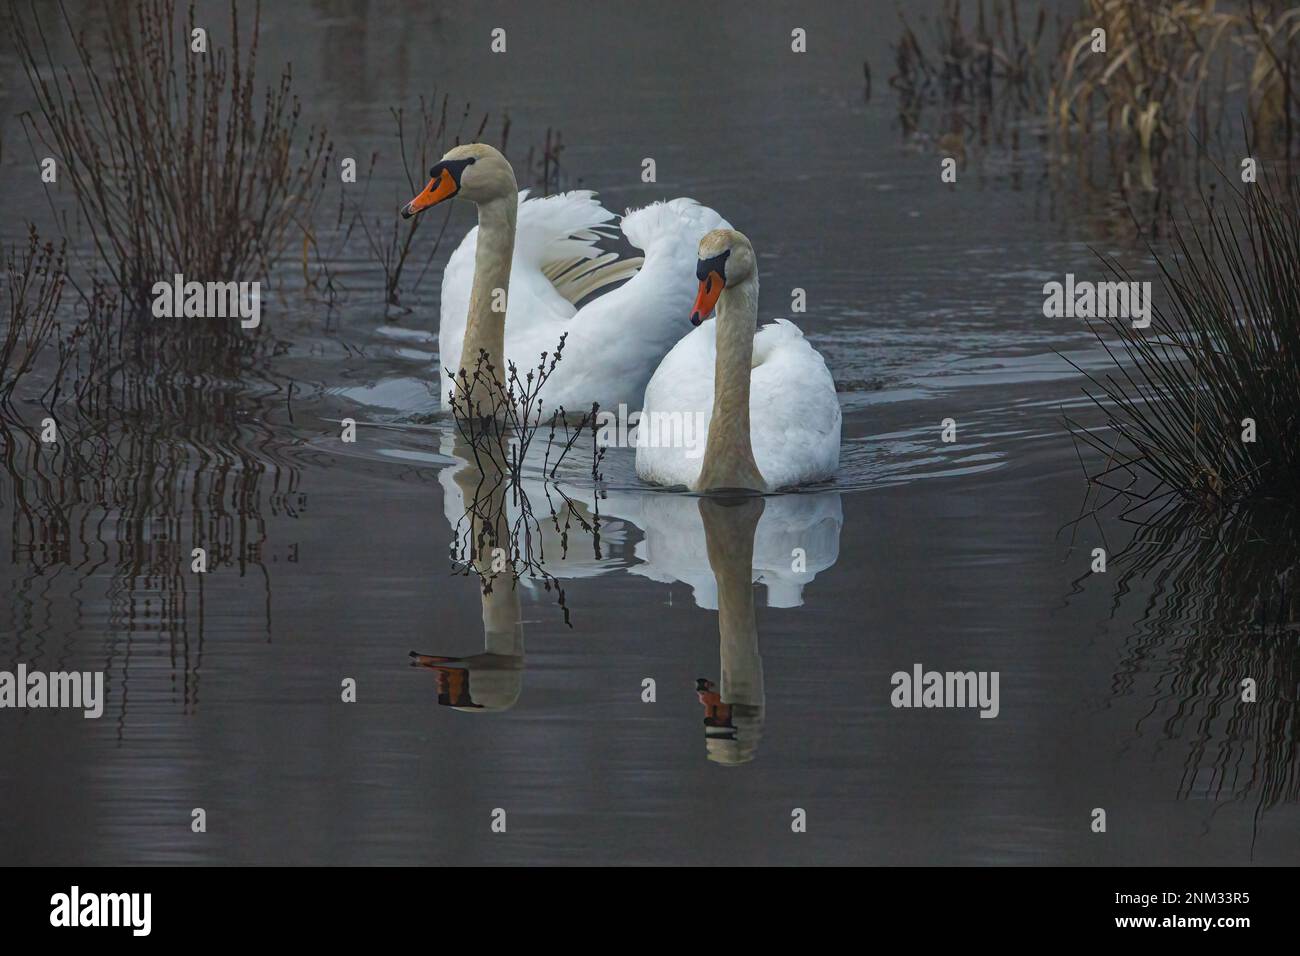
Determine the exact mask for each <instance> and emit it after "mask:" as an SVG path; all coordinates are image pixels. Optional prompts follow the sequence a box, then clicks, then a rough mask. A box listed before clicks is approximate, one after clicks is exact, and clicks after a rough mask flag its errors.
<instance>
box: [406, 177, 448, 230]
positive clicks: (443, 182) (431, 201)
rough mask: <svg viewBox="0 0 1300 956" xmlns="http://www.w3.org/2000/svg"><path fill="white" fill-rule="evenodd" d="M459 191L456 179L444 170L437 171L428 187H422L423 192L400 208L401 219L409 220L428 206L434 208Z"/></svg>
mask: <svg viewBox="0 0 1300 956" xmlns="http://www.w3.org/2000/svg"><path fill="white" fill-rule="evenodd" d="M459 189H460V187H459V186H458V185H457V184H456V178H455V177H454V176H452V174H451V173H449V172H448V171H447V170H445V169H442V170H439V171H438V175H437V176H435V177H434V178H433V179H430V180H429V185H427V186H425V187H424V192H422V193H420V195H418V196H416V197H415V198H414V199H412V200H411V201H410V202H408V203H407V204H406V205H405V206H403V207H402V218H403V219H410V218H411V217H412V216H414V215H415V214H416V213H418V212H421V211H423V210H425V209H428V208H429V207H430V206H436V205H438V203H440V202H442V201H443V200H444V199H450V198H451V197H452V196H454V195H456V193H457V191H458V190H459Z"/></svg>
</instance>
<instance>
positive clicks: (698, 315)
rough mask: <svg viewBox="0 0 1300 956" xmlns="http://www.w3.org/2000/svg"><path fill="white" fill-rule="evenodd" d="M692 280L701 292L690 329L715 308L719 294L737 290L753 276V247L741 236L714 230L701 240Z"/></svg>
mask: <svg viewBox="0 0 1300 956" xmlns="http://www.w3.org/2000/svg"><path fill="white" fill-rule="evenodd" d="M698 255H699V259H698V261H697V262H696V263H695V278H697V279H699V280H700V291H699V293H698V294H697V295H696V296H695V305H694V307H693V308H692V309H691V325H699V324H700V323H701V322H703V321H704V320H705V319H706V318H708V317H709V313H710V312H712V311H713V307H714V306H715V305H717V304H718V298H719V297H720V296H721V295H722V290H723V289H726V288H729V287H732V286H737V285H739V284H740V283H742V282H744V281H745V280H746V279H748V278H749V277H750V276H752V275H753V274H754V269H755V262H754V247H753V246H752V245H750V244H749V239H748V238H747V237H746V236H745V234H744V233H743V232H737V231H736V230H734V229H714V230H713V231H712V232H706V233H705V234H704V238H703V239H701V240H700V249H699V253H698Z"/></svg>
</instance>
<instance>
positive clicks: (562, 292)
mask: <svg viewBox="0 0 1300 956" xmlns="http://www.w3.org/2000/svg"><path fill="white" fill-rule="evenodd" d="M430 177H431V178H430V181H429V185H428V186H427V187H426V188H425V189H424V191H423V192H421V193H420V194H419V195H418V196H416V197H415V198H414V199H412V200H411V201H410V202H409V203H407V204H406V206H405V207H404V208H403V210H402V215H403V216H406V217H410V216H413V215H415V214H416V213H419V212H420V211H422V210H424V209H427V208H429V207H430V206H433V205H436V204H437V203H439V202H442V201H443V200H446V199H450V198H451V197H453V196H456V197H458V198H462V199H468V200H469V201H470V202H473V203H475V204H476V205H477V206H478V214H479V224H478V226H477V227H476V228H474V229H472V230H470V232H469V234H468V235H467V236H466V237H465V239H464V240H463V241H462V242H461V244H460V246H459V247H457V249H456V251H455V252H453V253H452V255H451V258H450V259H449V260H448V262H447V268H446V270H445V271H444V272H443V279H442V307H441V318H440V322H439V328H438V348H439V352H440V356H439V359H440V361H441V364H442V366H443V367H444V368H451V369H453V370H456V371H459V370H460V369H467V370H470V371H472V370H473V369H474V366H475V362H476V360H477V359H478V356H479V351H480V349H481V350H483V351H486V352H487V353H488V355H489V356H491V358H492V361H493V362H494V364H496V365H497V366H498V367H499V368H502V371H501V372H500V373H499V375H500V377H502V378H504V368H503V363H502V362H501V361H500V356H501V355H502V353H503V351H504V354H505V356H506V359H507V361H513V362H514V363H515V365H516V366H517V367H518V369H519V374H520V376H521V377H522V376H523V375H524V373H525V372H526V371H527V370H529V369H533V368H536V366H537V364H538V361H539V358H540V356H541V354H542V353H543V352H546V353H548V354H554V352H555V348H556V346H557V345H558V343H559V341H560V336H561V335H562V334H566V333H567V337H566V339H565V344H564V353H563V358H562V359H561V361H560V363H559V365H557V366H556V368H555V370H554V372H553V373H552V375H551V377H550V378H549V379H548V381H547V383H546V385H545V388H544V389H543V393H542V398H543V400H544V401H545V403H546V408H547V409H555V408H557V407H559V406H564V407H565V408H566V409H567V410H569V411H573V412H582V411H586V410H587V409H589V408H590V407H591V404H592V403H593V402H598V403H599V404H600V405H601V407H602V408H614V407H617V405H618V404H619V403H626V404H627V405H629V406H631V407H635V406H636V403H637V402H638V401H640V399H641V396H642V395H643V394H644V391H645V386H646V383H647V382H648V381H649V379H650V375H651V373H652V372H653V371H654V368H655V365H656V364H657V363H658V361H659V359H660V358H661V357H662V356H663V354H664V353H665V352H666V351H667V350H668V347H669V346H670V345H671V344H672V342H673V341H674V340H675V339H676V338H677V331H676V328H677V325H676V323H677V320H678V318H677V317H678V316H680V315H681V314H682V312H683V311H685V309H686V308H687V306H688V305H689V303H690V301H691V296H692V294H693V293H694V291H695V279H694V276H693V270H694V266H695V260H694V257H693V255H692V252H691V250H693V249H694V248H695V245H696V244H697V243H698V242H699V240H700V237H702V236H703V235H704V234H705V233H706V232H708V231H709V230H711V229H717V228H720V227H723V226H726V225H727V222H726V220H724V219H723V218H722V217H721V216H719V215H718V214H717V213H716V212H714V211H713V210H712V209H709V208H708V207H706V206H701V205H700V204H699V203H697V202H695V200H693V199H674V200H672V201H671V202H665V203H654V204H652V205H649V206H646V207H644V208H642V209H638V210H635V211H632V212H629V213H628V214H627V215H626V216H624V217H623V219H622V222H621V227H622V232H623V235H624V236H625V237H626V238H627V241H628V242H629V243H631V244H632V245H633V246H635V247H637V248H638V249H641V250H642V251H643V252H644V253H645V257H644V259H642V258H639V257H638V258H633V259H619V258H618V255H617V254H616V253H613V252H610V253H604V254H602V253H601V251H600V248H599V247H598V246H597V245H596V242H597V240H598V239H599V238H600V237H601V236H606V235H609V234H610V233H612V232H613V227H612V226H611V225H610V223H611V221H612V220H613V219H615V218H616V217H615V216H614V214H613V213H611V212H609V211H608V210H606V209H605V208H604V207H603V206H601V205H600V203H598V202H597V201H596V199H595V193H593V192H591V191H589V190H578V191H574V192H566V193H560V194H558V195H555V196H548V197H546V198H539V199H527V191H524V192H520V191H519V189H518V186H517V185H516V183H515V175H514V171H513V170H512V169H511V167H510V163H509V162H507V160H506V158H505V157H504V156H502V155H501V153H499V152H498V151H497V150H495V149H493V148H492V147H491V146H486V145H484V144H482V143H471V144H468V145H464V146H457V147H455V148H454V149H452V150H450V151H449V152H448V153H447V155H446V156H444V157H443V158H442V160H441V161H440V162H439V163H438V164H437V165H435V166H434V167H433V169H431V170H430ZM629 277H630V281H628V282H626V283H625V284H624V285H622V286H620V287H619V288H617V289H614V290H612V291H609V292H606V293H605V294H604V295H602V296H600V297H599V298H596V299H594V300H592V301H590V302H587V303H586V304H584V305H583V306H582V307H581V308H579V307H578V303H579V302H581V301H582V300H584V299H585V298H586V297H588V296H590V295H591V294H592V293H593V292H595V291H597V290H599V289H603V288H605V287H607V286H609V285H612V284H613V283H616V282H621V281H622V280H624V279H629ZM499 289H508V292H507V294H506V296H505V299H504V303H505V304H506V312H505V315H504V316H503V314H502V313H501V312H500V311H494V310H493V307H494V305H495V306H497V307H498V308H499V307H500V306H501V305H502V302H501V297H500V296H499V295H495V294H494V293H495V290H499ZM494 300H495V301H494ZM506 318H508V322H506V321H505V319H506ZM439 391H440V396H441V401H442V404H443V406H444V407H446V406H447V401H448V394H449V392H450V391H451V388H450V383H449V382H448V381H446V380H445V379H444V387H443V388H441V389H440V390H439Z"/></svg>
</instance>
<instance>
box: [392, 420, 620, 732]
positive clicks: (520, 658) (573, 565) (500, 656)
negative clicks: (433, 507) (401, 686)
mask: <svg viewBox="0 0 1300 956" xmlns="http://www.w3.org/2000/svg"><path fill="white" fill-rule="evenodd" d="M439 450H440V451H441V453H442V454H443V455H444V456H447V457H450V458H452V459H454V460H455V462H456V464H454V465H451V466H449V467H447V468H444V469H443V470H442V472H441V473H440V474H439V476H438V481H439V483H440V484H441V485H442V489H443V510H444V514H445V516H446V518H447V523H448V524H449V525H450V526H451V528H452V537H453V540H452V546H451V558H452V561H453V563H454V564H455V565H456V567H457V569H458V570H459V571H460V573H462V574H463V575H465V576H468V577H473V578H475V579H476V580H477V582H478V584H479V591H480V599H481V603H482V613H483V653H481V654H474V655H472V656H470V657H443V656H438V655H433V654H420V653H417V652H415V651H412V652H411V664H412V666H415V667H423V668H428V669H429V670H432V671H434V672H435V673H436V675H437V680H438V703H439V704H442V705H444V706H447V707H453V708H455V709H456V710H459V711H463V712H466V713H485V712H495V711H504V710H509V709H510V708H511V707H513V706H514V705H515V703H516V702H517V701H518V700H519V696H520V693H521V692H522V690H523V679H524V628H523V620H522V614H521V608H520V587H521V585H522V586H523V587H524V588H526V589H528V590H538V589H540V590H544V591H546V592H549V593H551V594H553V595H555V601H556V604H557V605H558V606H559V607H560V609H561V610H562V611H563V613H564V616H565V621H566V622H568V619H569V610H568V607H567V606H566V604H565V596H564V588H563V586H562V584H561V579H569V578H587V577H595V576H598V575H601V574H607V573H609V572H611V571H613V570H616V569H618V568H620V567H624V566H625V565H626V563H627V562H626V561H625V560H624V558H623V557H622V554H623V550H624V547H623V546H624V543H625V540H626V532H625V526H624V523H623V522H622V521H619V520H617V519H611V518H607V517H605V516H603V515H602V514H601V502H600V501H599V500H598V499H597V498H596V496H595V493H594V491H592V490H588V491H587V497H585V498H583V497H581V496H579V497H573V496H572V495H571V494H570V493H568V492H566V491H564V490H562V489H561V488H559V486H558V485H556V484H554V483H552V482H547V481H544V480H542V479H541V478H521V477H520V476H519V475H517V474H515V475H511V474H510V473H509V472H508V470H506V469H503V468H501V467H500V466H499V461H500V460H503V458H502V456H493V455H486V454H482V453H480V454H477V455H476V454H475V449H474V448H473V447H472V446H471V445H470V443H469V442H466V441H465V440H464V439H463V438H461V437H460V436H458V435H452V434H447V435H444V437H443V439H442V443H441V447H440V449H439Z"/></svg>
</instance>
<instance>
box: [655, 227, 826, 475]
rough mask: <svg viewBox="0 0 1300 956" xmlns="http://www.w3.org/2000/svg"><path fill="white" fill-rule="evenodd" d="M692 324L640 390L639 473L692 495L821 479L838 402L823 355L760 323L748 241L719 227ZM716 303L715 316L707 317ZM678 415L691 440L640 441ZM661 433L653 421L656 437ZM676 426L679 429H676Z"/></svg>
mask: <svg viewBox="0 0 1300 956" xmlns="http://www.w3.org/2000/svg"><path fill="white" fill-rule="evenodd" d="M696 275H697V277H698V279H699V295H698V296H697V298H696V300H695V306H694V309H693V311H692V312H691V323H692V324H693V325H696V326H698V328H696V329H695V330H694V331H693V332H691V333H690V334H689V335H687V336H686V337H684V338H683V339H682V340H681V341H680V342H678V343H677V345H675V346H674V347H673V349H672V351H671V352H669V353H668V354H667V355H666V356H665V357H664V360H663V362H661V363H660V365H659V368H658V369H657V370H656V371H655V373H654V375H653V377H651V379H650V384H649V385H647V386H646V390H645V401H644V402H643V403H642V406H641V407H642V412H641V422H642V424H641V425H640V426H638V443H637V450H636V472H637V474H638V475H640V476H641V477H642V478H644V479H645V480H646V481H652V482H654V483H656V484H660V485H685V486H686V487H688V488H689V489H691V490H692V491H719V490H724V489H747V490H750V491H770V490H776V489H778V488H788V487H792V486H794V485H800V484H806V483H808V482H814V481H820V480H822V479H824V478H829V477H830V476H831V475H833V474H835V471H836V469H837V468H838V467H839V462H840V421H841V417H842V416H841V413H840V403H839V398H838V397H837V396H836V394H835V382H834V381H833V380H832V379H831V373H830V372H829V371H828V370H827V368H826V361H825V359H823V358H822V357H821V355H820V354H819V353H818V352H817V350H816V349H814V348H813V347H812V346H811V345H809V344H808V342H807V341H806V340H805V339H804V337H803V333H802V332H800V331H799V329H798V328H797V327H796V326H795V325H794V324H793V323H791V322H787V321H785V320H784V319H778V320H777V321H776V323H775V324H773V325H767V326H764V327H763V328H762V329H761V330H758V332H757V334H755V329H756V328H757V325H758V266H757V263H756V261H755V258H754V249H753V247H752V246H751V245H750V243H749V240H748V239H747V238H745V236H744V235H742V234H741V233H739V232H736V231H735V230H733V229H726V228H724V229H716V230H714V231H712V232H710V233H709V234H708V235H706V236H704V238H703V239H701V240H700V245H699V262H698V264H697V267H696ZM715 304H716V305H717V308H718V315H717V318H716V319H714V320H713V321H711V322H704V319H705V318H706V317H707V316H708V314H709V312H711V311H712V310H713V307H714V305H715ZM660 416H666V418H661V419H660V420H661V421H666V420H668V418H673V417H676V418H677V419H678V420H680V419H686V421H687V426H688V427H687V428H686V429H685V431H686V433H691V431H692V428H691V427H690V426H691V423H692V422H698V423H699V425H700V426H702V428H701V427H695V428H694V429H693V432H694V434H697V435H698V434H701V431H702V432H703V434H705V435H706V436H707V437H706V438H705V440H704V451H703V455H701V454H700V450H699V447H698V443H691V442H681V441H677V442H666V443H662V444H660V443H656V442H645V441H642V440H641V436H640V432H641V430H642V429H643V428H645V427H648V423H653V422H654V421H655V420H656V418H657V417H660ZM666 430H667V429H664V428H662V427H660V428H659V429H658V432H659V434H663V433H664V432H665V431H666ZM680 433H681V432H678V434H680Z"/></svg>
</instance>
